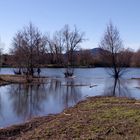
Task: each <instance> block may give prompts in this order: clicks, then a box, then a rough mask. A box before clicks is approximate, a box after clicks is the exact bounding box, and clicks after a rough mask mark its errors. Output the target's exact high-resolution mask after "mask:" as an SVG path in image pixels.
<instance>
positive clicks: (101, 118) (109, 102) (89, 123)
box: [0, 97, 140, 140]
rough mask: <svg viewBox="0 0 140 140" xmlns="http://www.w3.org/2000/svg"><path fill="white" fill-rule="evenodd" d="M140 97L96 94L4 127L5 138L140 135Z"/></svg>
mask: <svg viewBox="0 0 140 140" xmlns="http://www.w3.org/2000/svg"><path fill="white" fill-rule="evenodd" d="M139 132H140V101H137V100H134V99H126V98H116V97H93V98H88V99H87V100H85V101H81V102H79V103H78V104H77V105H75V106H74V107H71V108H69V109H66V110H64V111H63V112H62V113H60V114H58V115H52V116H48V117H40V118H36V119H33V120H31V121H30V122H27V123H25V124H22V125H18V126H12V127H10V128H6V129H1V130H0V138H1V139H11V140H12V139H19V140H20V139H22V140H31V139H36V140H37V139H45V140H46V139H95V140H97V139H100V140H101V139H106V140H112V139H113V140H114V139H115V140H117V139H119V140H124V139H128V140H129V139H130V140H132V139H135V140H137V139H140V133H139Z"/></svg>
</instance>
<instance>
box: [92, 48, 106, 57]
mask: <svg viewBox="0 0 140 140" xmlns="http://www.w3.org/2000/svg"><path fill="white" fill-rule="evenodd" d="M90 50H91V52H92V54H93V55H100V53H101V52H103V51H104V50H103V49H101V48H93V49H90Z"/></svg>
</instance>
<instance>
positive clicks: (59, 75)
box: [0, 68, 140, 127]
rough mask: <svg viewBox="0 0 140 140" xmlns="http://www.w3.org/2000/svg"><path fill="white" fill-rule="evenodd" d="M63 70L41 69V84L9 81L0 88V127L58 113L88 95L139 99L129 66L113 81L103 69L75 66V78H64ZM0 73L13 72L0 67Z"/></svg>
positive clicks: (138, 73) (139, 84) (135, 73)
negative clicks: (42, 82) (45, 78)
mask: <svg viewBox="0 0 140 140" xmlns="http://www.w3.org/2000/svg"><path fill="white" fill-rule="evenodd" d="M64 71H65V69H42V73H41V74H42V75H45V76H49V77H50V78H48V80H46V82H45V84H43V85H23V84H11V85H7V86H2V87H0V127H7V126H10V125H13V124H18V123H23V122H25V121H27V120H29V119H31V118H32V117H35V116H44V115H48V114H56V113H59V112H62V111H63V110H64V109H65V108H68V107H70V106H73V105H75V104H76V103H77V102H79V101H80V100H84V99H85V98H86V97H90V96H122V97H129V98H136V99H140V80H134V79H133V80H132V79H131V78H138V77H140V69H135V68H130V69H128V71H127V73H126V74H125V75H124V77H123V78H122V79H120V81H118V82H117V86H116V92H115V94H112V91H113V87H114V80H113V79H112V78H111V77H109V75H108V74H107V71H106V70H105V69H103V68H94V69H92V68H91V69H80V68H79V69H75V78H64V75H63V73H64ZM0 74H13V69H8V68H3V69H1V71H0Z"/></svg>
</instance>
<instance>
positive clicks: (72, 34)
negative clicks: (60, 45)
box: [62, 25, 84, 77]
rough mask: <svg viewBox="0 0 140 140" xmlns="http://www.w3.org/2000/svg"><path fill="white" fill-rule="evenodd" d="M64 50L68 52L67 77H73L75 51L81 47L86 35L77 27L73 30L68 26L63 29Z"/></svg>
mask: <svg viewBox="0 0 140 140" xmlns="http://www.w3.org/2000/svg"><path fill="white" fill-rule="evenodd" d="M62 33H63V40H64V48H65V50H66V51H65V52H66V56H65V57H66V62H65V63H66V64H65V67H66V70H65V72H64V75H65V77H71V76H73V75H74V65H75V63H74V60H75V51H76V50H77V49H78V48H79V47H80V44H81V43H82V42H83V41H84V33H81V32H80V31H79V30H78V29H77V28H76V27H74V30H71V29H70V28H69V26H68V25H65V27H64V28H63V29H62Z"/></svg>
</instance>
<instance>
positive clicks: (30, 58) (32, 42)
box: [12, 23, 46, 76]
mask: <svg viewBox="0 0 140 140" xmlns="http://www.w3.org/2000/svg"><path fill="white" fill-rule="evenodd" d="M45 46H46V37H45V36H44V35H42V33H41V32H40V31H39V30H38V28H36V27H35V26H33V25H32V23H30V24H29V26H26V27H24V28H23V30H21V31H19V32H18V33H17V34H16V35H15V37H14V39H13V49H12V54H13V55H14V56H15V59H16V61H17V65H18V67H22V68H24V69H25V70H24V72H25V73H26V74H27V75H31V76H33V75H34V72H35V68H38V69H40V68H39V67H40V63H41V57H42V55H43V54H44V52H45ZM38 72H39V71H38Z"/></svg>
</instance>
